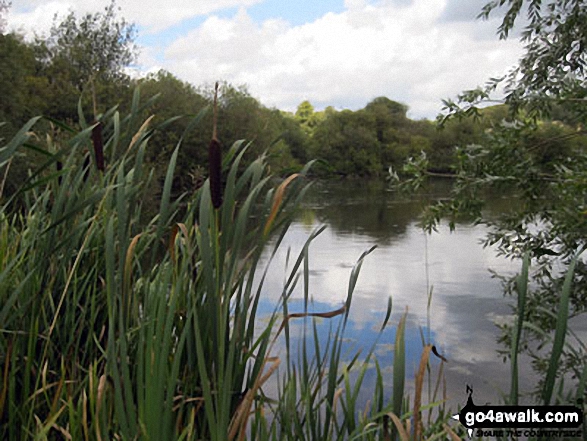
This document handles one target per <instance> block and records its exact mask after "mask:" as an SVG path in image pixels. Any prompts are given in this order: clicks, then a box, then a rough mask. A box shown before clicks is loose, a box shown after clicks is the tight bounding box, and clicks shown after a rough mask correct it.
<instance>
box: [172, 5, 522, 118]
mask: <svg viewBox="0 0 587 441" xmlns="http://www.w3.org/2000/svg"><path fill="white" fill-rule="evenodd" d="M345 5H346V6H347V8H348V9H347V10H345V11H344V12H343V13H340V14H334V13H329V14H326V15H324V16H323V17H321V18H319V19H318V20H316V21H314V22H312V23H308V24H304V25H301V26H290V25H288V24H287V23H285V22H282V21H276V20H271V21H265V22H263V23H261V24H258V23H256V22H255V21H254V20H253V19H252V18H251V17H250V16H249V15H248V14H247V12H246V10H245V9H241V10H240V11H239V13H238V14H236V15H235V16H234V17H232V18H219V17H216V16H211V17H209V18H208V19H207V20H206V21H205V22H204V23H203V24H202V25H201V26H200V27H199V28H197V29H194V30H192V31H190V32H189V33H187V34H186V35H185V36H182V37H181V38H178V39H177V40H176V41H175V42H173V43H172V44H171V45H170V46H169V47H168V48H167V50H166V51H165V60H164V64H165V66H166V68H167V69H168V70H170V71H172V72H174V73H176V74H177V75H179V76H180V77H181V78H183V79H185V80H188V81H190V82H193V83H195V84H201V83H211V82H213V81H214V80H216V79H219V78H220V79H224V80H227V81H229V82H232V83H234V84H243V83H245V84H247V85H248V86H249V90H250V91H251V93H252V94H253V95H254V96H256V97H258V98H260V99H261V101H262V102H263V103H264V104H266V105H269V106H276V107H279V108H283V109H288V110H293V109H295V107H296V106H297V104H298V103H299V102H301V101H302V100H304V99H310V101H312V102H313V103H314V104H315V105H317V107H322V106H326V105H329V104H332V105H334V106H336V107H362V106H364V105H365V104H366V103H367V102H368V101H369V100H370V99H372V98H374V97H376V96H380V95H385V96H388V97H390V98H391V99H396V100H398V101H402V102H405V103H407V104H408V105H410V108H411V115H412V116H413V117H425V116H426V117H434V116H435V114H436V113H437V112H438V111H439V110H440V100H441V99H442V98H446V97H451V96H455V95H456V94H457V93H459V92H460V91H462V90H464V89H467V88H472V87H475V86H477V85H479V84H482V83H484V82H485V81H486V80H487V79H488V78H489V77H490V76H494V75H498V74H502V73H504V72H505V71H506V70H507V69H508V68H509V67H510V66H511V65H512V64H514V63H515V61H516V60H517V58H518V56H519V54H520V46H519V44H518V43H517V42H515V41H506V42H503V41H498V40H497V39H496V38H491V39H487V38H486V36H485V34H484V32H483V30H484V29H485V28H486V27H488V26H489V27H491V26H494V25H495V23H491V22H490V23H487V22H480V21H477V22H473V23H471V22H464V21H451V22H449V21H443V20H440V18H441V16H442V14H443V11H444V5H445V3H444V2H440V1H437V0H416V1H414V2H413V3H412V4H411V5H410V6H409V7H407V6H403V7H399V6H394V5H393V4H391V5H389V4H383V5H379V6H373V5H369V4H367V3H366V2H364V1H361V0H347V1H346V2H345ZM480 30H481V32H480Z"/></svg>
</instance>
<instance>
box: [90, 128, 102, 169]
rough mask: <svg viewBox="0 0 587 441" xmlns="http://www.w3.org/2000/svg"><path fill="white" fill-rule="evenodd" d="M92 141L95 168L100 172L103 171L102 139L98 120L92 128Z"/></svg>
mask: <svg viewBox="0 0 587 441" xmlns="http://www.w3.org/2000/svg"><path fill="white" fill-rule="evenodd" d="M92 143H93V144H94V154H95V155H96V168H97V169H98V170H100V171H101V172H103V171H104V140H103V138H102V123H101V122H99V123H98V125H97V126H96V127H94V128H93V129H92Z"/></svg>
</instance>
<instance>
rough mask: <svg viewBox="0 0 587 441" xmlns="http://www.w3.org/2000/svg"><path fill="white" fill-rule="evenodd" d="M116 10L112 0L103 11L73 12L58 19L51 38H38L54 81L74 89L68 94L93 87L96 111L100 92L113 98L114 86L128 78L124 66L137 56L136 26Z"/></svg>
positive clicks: (41, 52) (47, 67)
mask: <svg viewBox="0 0 587 441" xmlns="http://www.w3.org/2000/svg"><path fill="white" fill-rule="evenodd" d="M116 10H117V8H116V4H115V1H114V0H112V1H111V3H110V4H109V5H108V6H107V7H106V8H105V9H104V12H96V13H93V14H91V13H88V14H86V15H84V16H83V17H82V18H81V19H78V18H77V17H76V15H75V13H73V12H71V13H70V14H69V15H68V16H67V17H66V18H65V19H64V20H63V21H61V22H60V23H57V22H56V19H55V21H54V23H53V26H52V28H51V31H50V35H49V37H48V38H47V39H44V40H42V39H41V40H38V41H37V43H38V45H39V52H40V58H41V59H42V60H43V62H44V64H45V67H46V72H45V73H46V75H47V76H48V77H49V79H50V82H51V84H55V85H60V86H62V87H63V86H65V87H66V88H67V89H71V90H67V92H66V94H67V95H72V93H71V92H72V91H76V92H77V93H76V94H74V95H79V94H80V93H81V92H83V91H85V90H91V93H92V100H93V104H94V113H97V109H96V106H97V103H96V100H97V98H98V95H102V96H104V95H107V94H110V97H111V98H113V97H115V96H116V95H117V93H116V92H113V90H112V89H113V87H114V86H116V85H120V84H121V83H125V82H127V81H128V76H127V75H126V73H125V71H124V69H125V68H126V67H127V66H129V65H130V64H131V63H132V62H133V61H134V60H135V58H136V55H137V46H136V45H135V43H134V40H135V38H136V29H135V26H134V25H133V24H129V23H128V22H127V21H126V20H125V19H124V18H122V19H118V18H117V17H116ZM105 100H106V99H105ZM59 116H61V115H59Z"/></svg>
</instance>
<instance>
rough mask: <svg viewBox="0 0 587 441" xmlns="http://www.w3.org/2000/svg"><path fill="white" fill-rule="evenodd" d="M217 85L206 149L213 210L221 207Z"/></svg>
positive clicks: (220, 157) (220, 156) (220, 152)
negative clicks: (209, 135)
mask: <svg viewBox="0 0 587 441" xmlns="http://www.w3.org/2000/svg"><path fill="white" fill-rule="evenodd" d="M217 101H218V83H216V86H215V90H214V115H213V121H212V124H213V125H212V140H211V141H210V146H209V147H208V166H209V175H210V194H211V196H212V205H213V206H214V208H215V209H218V208H220V206H221V205H222V150H221V145H220V141H218V137H217V134H216V121H217V114H218V102H217Z"/></svg>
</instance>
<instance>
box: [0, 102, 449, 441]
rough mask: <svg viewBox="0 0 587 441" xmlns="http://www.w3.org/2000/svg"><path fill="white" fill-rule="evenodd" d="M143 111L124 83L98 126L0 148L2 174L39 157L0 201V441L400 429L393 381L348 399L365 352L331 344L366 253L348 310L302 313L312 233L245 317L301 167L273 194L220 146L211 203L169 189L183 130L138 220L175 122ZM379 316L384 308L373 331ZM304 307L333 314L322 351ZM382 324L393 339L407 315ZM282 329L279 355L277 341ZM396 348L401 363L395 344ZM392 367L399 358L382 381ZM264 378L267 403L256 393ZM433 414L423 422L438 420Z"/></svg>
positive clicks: (292, 204) (26, 132)
mask: <svg viewBox="0 0 587 441" xmlns="http://www.w3.org/2000/svg"><path fill="white" fill-rule="evenodd" d="M147 104H148V102H147V103H144V104H143V103H141V99H140V95H139V93H138V91H136V92H135V94H134V97H133V102H132V104H131V105H130V108H131V114H129V115H126V116H122V115H120V113H119V112H118V111H117V110H116V108H112V109H110V110H109V111H108V112H106V113H105V115H103V116H102V120H101V125H99V126H95V125H90V126H86V125H85V123H80V124H82V125H83V126H84V127H83V128H82V129H81V130H75V129H73V128H72V127H69V126H67V125H65V124H60V128H61V129H62V131H63V132H62V133H61V134H60V135H59V136H58V137H56V136H54V134H53V133H52V132H50V131H49V132H45V131H44V130H43V126H42V125H39V122H40V119H39V118H34V119H32V120H30V121H29V122H28V123H27V125H26V126H24V127H23V128H21V130H20V131H19V132H18V134H17V135H16V136H15V137H14V138H13V139H12V140H11V141H9V142H8V143H6V144H3V146H2V147H1V148H0V167H2V168H0V170H2V171H4V170H5V168H6V167H7V166H8V164H10V162H11V161H12V159H13V158H14V155H16V154H19V153H24V152H25V151H26V150H25V148H28V150H31V149H32V148H33V147H34V148H35V149H36V151H37V152H38V153H40V154H42V155H43V157H44V159H45V161H44V163H42V164H41V165H40V166H39V167H37V168H35V169H32V170H30V173H29V174H28V178H26V179H24V180H23V181H22V182H21V186H20V188H19V189H18V191H17V192H16V193H15V194H13V195H12V196H11V197H6V198H4V199H3V200H2V210H1V211H0V372H2V376H1V377H0V384H1V389H0V391H1V392H0V437H2V439H6V440H8V441H12V440H20V439H24V438H33V437H34V438H37V439H62V438H66V439H96V440H101V439H186V440H197V439H212V440H219V441H220V440H222V441H224V440H233V439H236V438H238V439H245V438H252V439H261V440H267V439H312V440H321V439H323V440H330V439H339V440H342V439H348V438H353V437H355V438H362V439H368V440H374V439H382V438H385V437H388V436H389V433H390V419H391V420H393V424H394V425H395V426H394V427H398V430H399V428H401V433H405V430H406V429H405V427H404V426H403V424H407V420H408V419H409V418H410V414H409V413H407V412H406V410H405V407H404V406H402V403H403V402H404V400H403V398H404V396H403V387H401V388H399V389H398V390H396V391H395V394H394V397H393V404H392V402H391V398H390V399H389V401H388V397H384V394H383V390H384V389H383V378H382V371H381V369H380V368H379V367H378V366H377V372H376V375H377V382H376V384H377V385H376V388H375V390H374V397H375V399H374V400H373V402H372V403H371V404H369V405H367V407H366V408H365V409H359V408H358V397H359V392H360V391H361V387H362V385H363V379H364V378H365V373H366V371H367V369H368V368H369V366H370V363H371V361H372V360H373V350H374V348H375V346H373V347H372V348H371V349H370V350H369V351H368V352H367V354H366V355H365V356H364V358H360V357H359V354H358V353H356V354H354V355H352V356H351V360H350V362H347V359H346V358H345V354H344V353H343V351H342V347H343V342H344V330H345V328H346V323H347V320H348V314H349V308H350V307H351V304H352V297H353V291H354V288H355V286H356V284H357V281H358V277H359V272H360V268H361V265H362V262H363V260H364V259H365V258H366V256H367V255H368V254H369V253H370V252H371V251H372V249H371V250H369V251H367V252H365V253H363V254H362V255H361V256H359V259H358V261H357V264H356V265H355V267H354V268H353V270H352V271H351V273H350V276H349V285H348V286H349V287H348V295H347V299H346V302H345V305H344V306H343V307H341V308H340V309H338V310H335V311H327V312H319V313H314V312H310V311H309V309H308V307H309V305H310V296H309V280H310V272H309V271H310V270H309V263H308V256H309V252H308V250H309V247H310V246H311V243H312V241H313V239H314V238H315V237H316V236H317V235H318V234H320V232H321V231H322V229H320V230H317V231H315V232H314V233H313V234H312V235H311V236H310V237H309V239H308V241H307V243H306V244H305V246H304V248H303V250H302V252H301V253H300V255H299V256H298V257H297V258H296V260H295V263H294V265H293V267H292V268H291V271H290V272H289V273H288V276H287V278H286V280H285V282H284V286H283V293H282V294H283V295H282V296H281V299H280V301H279V303H278V304H277V305H275V306H276V307H275V310H274V313H273V314H271V315H270V316H269V319H268V321H267V322H265V323H266V324H265V325H261V326H259V324H260V322H261V321H260V320H259V319H260V317H259V315H258V307H259V304H260V301H261V293H262V287H263V279H264V273H265V272H266V271H267V270H268V268H269V267H268V266H267V267H262V266H261V261H260V257H261V255H262V253H263V250H264V248H265V246H269V245H270V244H271V246H273V247H274V249H273V255H274V254H275V250H276V249H277V247H279V245H280V243H281V241H282V239H283V236H284V234H285V233H286V231H287V227H288V225H289V223H290V222H291V220H292V218H293V215H294V214H295V208H296V206H297V204H298V203H299V201H300V200H301V198H302V197H303V196H304V192H305V188H306V182H305V180H304V175H305V174H306V173H307V171H308V169H309V165H308V166H306V167H304V168H303V169H302V170H301V171H300V172H299V173H296V174H294V175H291V176H290V177H289V178H288V179H286V180H284V181H283V182H281V183H280V184H279V185H278V186H276V187H272V186H271V185H270V176H269V175H268V173H267V164H266V162H265V160H264V158H263V157H260V158H258V159H257V160H255V161H253V162H252V163H250V164H248V165H247V166H246V167H244V168H242V171H241V166H240V164H241V162H242V161H243V158H244V155H245V153H246V147H245V146H244V144H243V143H242V142H239V143H236V144H234V145H233V146H232V147H231V149H230V150H229V151H228V152H227V155H226V156H225V161H224V164H223V171H224V173H225V176H226V180H225V183H224V184H223V188H222V190H223V203H222V205H221V206H220V207H217V208H215V207H213V206H212V201H211V194H210V183H209V181H208V180H206V181H205V182H204V184H203V185H202V186H201V187H200V188H199V189H198V190H197V191H195V192H192V193H191V194H190V195H186V194H183V195H180V197H178V198H175V197H173V195H172V183H173V180H174V174H175V173H177V166H178V158H179V152H180V150H181V148H182V147H183V140H182V139H180V140H179V141H178V143H177V145H176V147H175V149H174V150H173V152H172V153H171V154H170V156H169V157H168V159H167V162H166V172H165V174H164V175H165V177H164V182H163V190H162V193H161V198H160V201H159V208H158V211H157V213H155V214H154V215H152V216H147V217H146V219H145V217H144V215H143V213H142V212H143V209H144V201H145V196H146V195H147V193H149V191H150V186H149V180H150V179H151V178H152V172H151V171H150V167H149V166H148V164H147V163H146V162H145V160H146V155H147V151H148V149H149V142H150V140H151V138H152V136H153V135H154V134H155V133H156V132H157V131H158V130H161V129H163V128H164V127H169V124H170V123H171V122H172V121H170V120H167V121H161V122H159V123H157V124H155V123H153V125H152V126H149V125H148V124H147V123H146V122H144V121H143V120H142V119H141V118H140V115H141V113H142V111H143V108H144V106H145V105H147ZM172 119H174V118H172ZM199 121H200V122H201V121H202V120H201V119H200V120H199ZM96 127H98V129H96ZM96 130H101V131H102V139H103V141H102V142H100V141H99V140H98V139H99V137H98V136H95V133H96ZM33 131H34V132H33ZM35 132H36V133H35ZM39 139H46V145H45V144H41V143H40V142H38V140H39ZM88 146H90V148H91V149H92V154H91V158H92V159H91V161H89V162H87V161H86V160H85V159H86V155H85V152H84V147H88ZM98 151H100V152H102V153H103V155H104V157H105V167H104V169H103V170H102V169H100V168H99V167H98V163H97V161H96V157H97V153H98ZM182 198H185V199H186V200H187V209H186V210H185V214H184V215H180V214H179V213H180V210H179V208H180V205H179V204H180V201H181V199H182ZM267 265H269V262H268V263H267ZM300 281H303V284H304V295H305V302H304V303H305V309H304V310H303V311H301V312H296V313H291V312H290V311H289V306H288V300H289V297H290V296H291V295H292V293H293V292H294V290H295V288H296V285H297V284H298V283H299V282H300ZM390 314H391V301H389V302H388V311H387V314H386V318H385V320H384V323H383V325H382V326H381V330H383V329H384V328H385V326H387V325H388V324H389V321H388V320H389V317H390ZM314 318H315V319H330V320H333V321H334V324H333V328H332V329H333V330H332V331H331V333H330V334H329V335H328V336H327V342H326V344H321V343H320V340H321V339H319V338H318V332H319V331H318V328H317V326H316V322H315V321H313V320H314ZM296 319H304V321H305V323H306V324H305V325H304V327H303V328H304V329H305V332H306V333H308V337H309V338H308V339H306V338H304V339H303V340H302V341H303V342H304V343H303V345H304V348H303V350H302V351H301V354H300V357H299V358H298V359H293V358H292V356H291V354H292V353H293V351H292V350H291V348H290V332H291V328H290V322H291V321H292V320H296ZM402 323H405V316H404V319H403V320H402ZM396 335H397V339H398V341H400V342H401V341H403V325H400V327H399V329H398V332H397V333H396ZM283 337H285V340H286V341H285V345H286V348H287V349H286V355H285V356H281V357H280V356H278V355H276V354H275V353H274V352H273V347H274V344H275V342H276V341H277V339H281V338H283ZM311 337H313V344H312V343H308V344H307V345H306V342H310V341H311V340H310V338H311ZM428 352H429V348H428V349H427V350H426V353H428ZM316 354H319V355H316ZM315 355H316V356H315ZM396 356H397V357H398V361H397V366H400V365H401V364H402V363H404V358H405V354H404V353H403V346H402V345H401V344H400V345H398V349H396ZM424 363H427V359H425V361H424ZM280 364H281V365H282V366H284V369H285V372H281V371H278V367H279V365H280ZM354 369H357V370H358V372H357V370H354ZM357 373H358V375H357ZM400 375H401V376H402V377H403V375H404V373H403V371H402V370H401V369H398V370H397V372H395V373H394V376H395V377H397V378H395V380H394V381H395V383H396V384H401V383H403V378H399V376H400ZM422 376H423V374H422ZM270 380H271V381H274V382H275V383H276V384H278V391H277V395H276V396H273V395H272V394H271V395H270V394H269V393H267V392H266V391H265V386H266V383H268V382H269V381H270ZM419 381H421V378H420V380H419ZM418 402H419V401H418ZM392 406H394V407H393V408H392ZM431 407H434V405H431V406H428V407H422V408H421V407H420V406H416V408H415V409H414V412H416V414H418V415H419V413H420V411H421V410H426V409H430V408H431ZM392 410H393V411H394V412H393V413H392ZM394 418H395V419H394ZM403 421H406V423H404V422H403ZM443 422H444V420H443V419H442V418H440V419H438V420H437V422H436V423H434V424H435V426H434V428H433V430H435V431H436V432H438V433H440V432H443V431H444V430H448V429H445V428H443V427H442V423H443Z"/></svg>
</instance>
